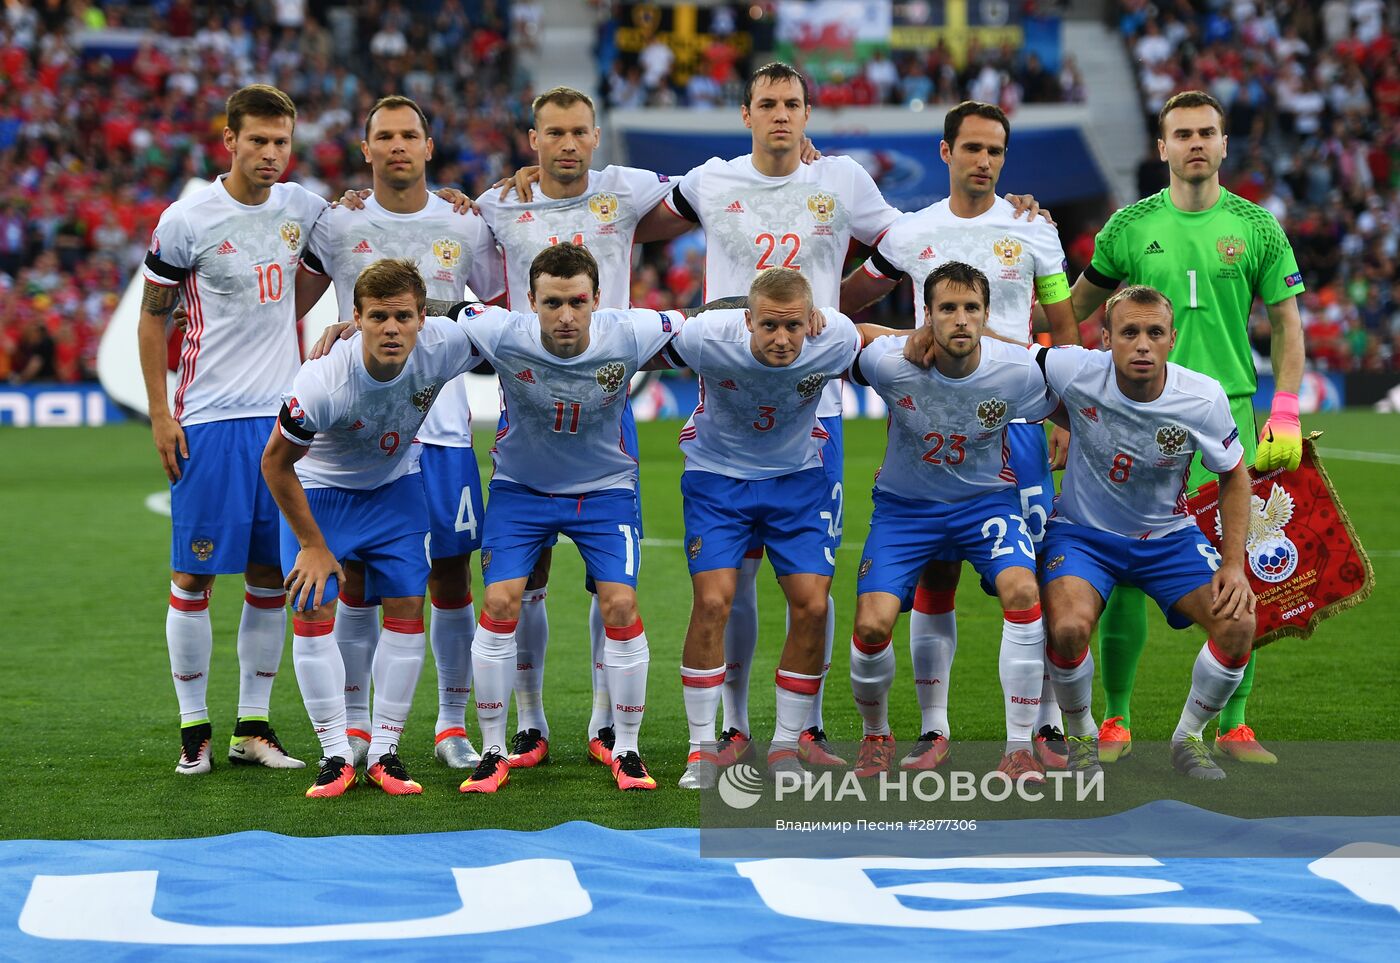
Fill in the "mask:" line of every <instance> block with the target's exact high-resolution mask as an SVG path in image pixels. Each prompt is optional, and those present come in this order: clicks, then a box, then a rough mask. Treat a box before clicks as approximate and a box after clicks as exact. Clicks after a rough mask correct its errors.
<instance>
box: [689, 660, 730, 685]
mask: <svg viewBox="0 0 1400 963" xmlns="http://www.w3.org/2000/svg"><path fill="white" fill-rule="evenodd" d="M689 671H691V672H704V673H705V674H704V675H687V674H686V672H685V670H682V671H681V685H683V686H686V687H688V688H691V689H713V688H714V687H715V686H717V685H724V674H725V667H724V666H720V667H719V668H718V669H690V670H689Z"/></svg>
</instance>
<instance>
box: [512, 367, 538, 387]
mask: <svg viewBox="0 0 1400 963" xmlns="http://www.w3.org/2000/svg"><path fill="white" fill-rule="evenodd" d="M515 380H516V381H523V382H525V383H526V384H527V385H532V384H534V383H535V373H534V372H533V371H531V370H530V369H529V368H526V369H525V370H524V371H517V372H516V373H515Z"/></svg>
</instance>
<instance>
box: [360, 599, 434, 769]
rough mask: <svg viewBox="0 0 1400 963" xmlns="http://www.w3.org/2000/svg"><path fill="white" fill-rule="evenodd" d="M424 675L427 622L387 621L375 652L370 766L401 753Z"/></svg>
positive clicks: (418, 620)
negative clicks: (404, 735) (409, 713)
mask: <svg viewBox="0 0 1400 963" xmlns="http://www.w3.org/2000/svg"><path fill="white" fill-rule="evenodd" d="M422 671H423V620H422V619H391V618H385V619H384V629H383V630H382V631H381V632H380V633H379V645H377V646H375V649H374V719H373V722H372V725H373V728H371V729H370V732H371V733H372V734H373V737H374V738H373V739H371V740H370V744H369V757H368V758H369V763H370V765H374V763H376V762H378V761H379V757H380V756H382V755H384V754H385V753H386V752H398V751H399V742H400V740H402V739H403V728H404V725H405V724H406V723H407V722H408V710H409V709H410V708H412V706H413V693H414V691H415V690H416V689H417V688H418V674H419V673H420V672H422Z"/></svg>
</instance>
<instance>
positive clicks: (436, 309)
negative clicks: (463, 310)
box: [425, 298, 458, 318]
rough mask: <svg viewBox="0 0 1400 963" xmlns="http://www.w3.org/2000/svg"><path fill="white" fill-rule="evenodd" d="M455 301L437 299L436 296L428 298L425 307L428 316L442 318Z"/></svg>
mask: <svg viewBox="0 0 1400 963" xmlns="http://www.w3.org/2000/svg"><path fill="white" fill-rule="evenodd" d="M457 303H458V302H456V301H439V300H438V299H437V298H428V300H427V302H426V304H425V309H426V310H427V312H428V317H430V318H442V317H446V316H447V312H448V311H450V310H452V306H453V305H454V304H457Z"/></svg>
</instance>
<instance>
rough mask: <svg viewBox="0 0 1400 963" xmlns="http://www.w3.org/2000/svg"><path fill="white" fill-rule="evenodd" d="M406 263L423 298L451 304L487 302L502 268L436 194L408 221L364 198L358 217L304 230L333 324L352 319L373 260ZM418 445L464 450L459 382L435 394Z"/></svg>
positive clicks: (475, 231) (489, 244)
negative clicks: (327, 288) (330, 292)
mask: <svg viewBox="0 0 1400 963" xmlns="http://www.w3.org/2000/svg"><path fill="white" fill-rule="evenodd" d="M386 257H398V258H407V259H408V260H410V261H413V262H414V263H416V264H417V265H418V270H419V272H420V273H421V274H422V275H423V280H424V282H426V284H427V286H428V297H430V298H433V299H435V300H438V301H447V302H449V303H451V304H456V303H457V302H459V301H461V300H463V297H464V293H463V290H464V288H467V287H470V289H471V292H470V294H469V295H468V296H467V297H468V299H469V300H472V301H493V300H495V299H496V298H498V297H500V295H501V292H502V291H503V290H505V269H504V267H503V266H502V264H501V256H500V254H499V252H497V250H496V239H495V238H493V237H492V236H491V230H490V228H488V227H487V226H486V224H485V223H484V222H483V221H482V219H481V218H479V217H477V216H475V215H474V214H457V213H456V212H454V211H453V210H452V205H451V204H449V203H448V202H447V201H444V200H443V199H442V198H440V197H438V196H437V195H436V194H429V195H428V203H427V206H426V207H424V208H423V209H422V210H421V211H417V212H415V213H413V214H396V213H394V212H393V211H389V210H385V209H384V207H383V205H381V204H380V203H379V201H378V200H376V199H375V198H374V196H373V195H371V196H370V197H369V198H368V199H366V200H365V208H364V210H362V211H352V210H350V209H349V208H346V207H335V208H332V209H331V210H329V211H327V212H326V213H325V215H324V216H323V217H322V218H321V219H320V220H319V221H317V222H316V226H315V227H314V228H313V229H312V231H311V242H310V245H309V246H308V248H307V252H306V259H305V264H306V267H307V269H308V270H310V271H314V272H315V273H317V274H329V275H330V277H331V281H332V282H333V283H334V284H335V298H336V307H337V309H338V312H339V314H338V316H339V318H340V320H341V321H349V320H350V319H351V318H353V317H354V315H355V279H356V278H358V277H359V276H360V272H361V271H363V270H364V269H365V268H367V267H369V266H370V265H371V264H373V263H374V262H375V261H378V260H379V259H381V258H386ZM418 440H419V441H422V442H426V443H427V444H430V445H444V446H446V447H449V448H470V447H471V446H472V415H471V408H470V407H469V406H468V405H467V387H466V382H465V381H458V382H455V383H454V384H452V385H448V386H446V387H444V388H443V390H442V392H441V394H440V396H439V397H438V399H437V401H436V402H435V403H434V404H433V409H432V411H431V412H429V414H428V418H427V420H426V421H424V422H423V427H422V429H421V430H420V431H419V432H418Z"/></svg>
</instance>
